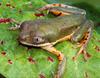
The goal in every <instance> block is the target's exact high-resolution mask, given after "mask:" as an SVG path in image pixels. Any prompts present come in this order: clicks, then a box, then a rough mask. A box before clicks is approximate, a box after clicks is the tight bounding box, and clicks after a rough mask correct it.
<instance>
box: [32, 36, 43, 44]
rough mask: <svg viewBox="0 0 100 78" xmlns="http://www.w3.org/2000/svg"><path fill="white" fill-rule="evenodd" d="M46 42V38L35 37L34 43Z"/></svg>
mask: <svg viewBox="0 0 100 78" xmlns="http://www.w3.org/2000/svg"><path fill="white" fill-rule="evenodd" d="M42 42H44V39H43V38H42V37H34V38H33V43H42Z"/></svg>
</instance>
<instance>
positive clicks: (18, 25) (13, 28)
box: [8, 19, 20, 30]
mask: <svg viewBox="0 0 100 78" xmlns="http://www.w3.org/2000/svg"><path fill="white" fill-rule="evenodd" d="M12 22H14V23H16V24H15V26H13V27H10V28H8V29H9V30H17V29H19V28H20V24H19V23H18V21H16V20H15V19H12Z"/></svg>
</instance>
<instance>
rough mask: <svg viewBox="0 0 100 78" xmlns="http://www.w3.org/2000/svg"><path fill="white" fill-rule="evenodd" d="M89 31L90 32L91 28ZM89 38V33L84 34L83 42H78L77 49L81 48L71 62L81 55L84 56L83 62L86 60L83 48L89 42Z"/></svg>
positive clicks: (86, 56)
mask: <svg viewBox="0 0 100 78" xmlns="http://www.w3.org/2000/svg"><path fill="white" fill-rule="evenodd" d="M89 30H90V31H91V28H90V29H89ZM90 37H91V33H90V32H86V33H85V36H84V38H83V40H82V41H81V42H80V46H79V47H81V48H80V50H79V52H78V53H77V54H76V55H75V56H74V58H73V60H76V59H77V58H78V56H79V55H80V54H81V53H83V54H84V59H85V60H87V59H88V55H87V52H86V50H85V48H86V46H87V43H88V41H89V40H90Z"/></svg>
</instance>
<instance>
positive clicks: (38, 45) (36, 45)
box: [20, 41, 53, 47]
mask: <svg viewBox="0 0 100 78" xmlns="http://www.w3.org/2000/svg"><path fill="white" fill-rule="evenodd" d="M20 43H21V44H24V45H28V46H33V47H43V46H48V45H53V44H52V43H43V44H30V43H27V42H23V41H20Z"/></svg>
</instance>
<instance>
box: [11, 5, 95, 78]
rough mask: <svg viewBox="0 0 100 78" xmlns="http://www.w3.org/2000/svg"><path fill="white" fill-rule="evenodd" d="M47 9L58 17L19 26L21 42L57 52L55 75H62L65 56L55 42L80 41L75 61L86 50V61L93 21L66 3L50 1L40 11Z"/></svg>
mask: <svg viewBox="0 0 100 78" xmlns="http://www.w3.org/2000/svg"><path fill="white" fill-rule="evenodd" d="M44 10H48V11H49V13H52V14H53V15H56V16H57V17H55V18H51V19H36V20H26V21H24V22H22V23H21V24H20V25H19V26H18V27H15V28H11V29H18V28H19V29H20V34H19V39H18V40H19V42H20V43H21V44H24V45H28V46H33V47H40V48H42V49H44V50H47V51H48V52H51V53H53V54H55V55H56V56H57V58H58V60H59V64H58V69H57V72H56V73H55V75H54V78H61V77H62V74H63V72H64V67H65V63H66V57H65V56H64V55H63V54H62V52H61V51H59V50H57V49H56V48H55V47H54V45H55V44H57V43H59V42H62V41H65V40H70V41H72V42H78V43H80V45H79V47H80V50H79V52H78V53H77V54H76V55H75V57H74V60H76V58H77V57H78V56H79V55H80V54H81V53H83V54H84V58H85V59H86V60H87V55H86V50H85V48H86V45H87V44H88V42H89V40H90V37H91V33H92V30H93V27H94V23H93V22H92V21H91V20H88V19H87V18H86V11H85V10H83V9H80V8H77V7H73V6H69V5H64V4H48V5H46V6H44V7H42V8H40V9H39V11H44Z"/></svg>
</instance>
